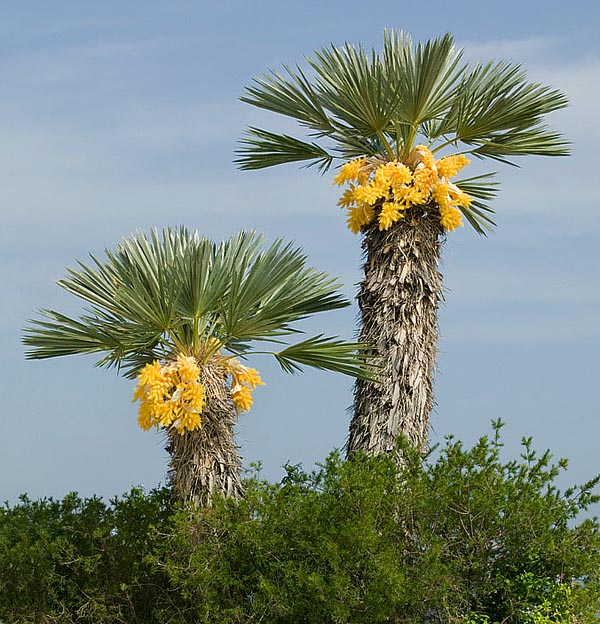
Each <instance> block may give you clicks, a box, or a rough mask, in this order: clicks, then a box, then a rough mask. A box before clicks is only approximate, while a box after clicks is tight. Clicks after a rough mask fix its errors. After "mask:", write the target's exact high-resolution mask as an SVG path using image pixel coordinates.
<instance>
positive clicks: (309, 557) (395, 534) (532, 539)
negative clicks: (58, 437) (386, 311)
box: [0, 423, 600, 624]
mask: <svg viewBox="0 0 600 624" xmlns="http://www.w3.org/2000/svg"><path fill="white" fill-rule="evenodd" d="M500 449H501V441H500V424H499V423H497V424H496V426H495V434H494V436H492V438H487V437H485V438H482V439H481V440H480V441H479V442H478V444H476V445H475V446H474V447H473V448H472V449H468V450H465V449H464V448H463V446H462V445H461V443H460V442H457V441H455V440H453V439H449V440H448V441H447V443H446V445H445V446H444V448H443V449H441V451H440V452H439V453H438V454H437V457H436V458H435V459H434V458H433V456H430V457H429V458H428V459H427V460H426V461H425V462H422V461H421V459H420V458H419V457H417V456H416V455H415V454H414V453H411V452H410V451H409V450H408V449H406V451H405V455H406V457H407V463H406V466H405V467H404V468H403V470H402V471H400V474H398V471H397V469H396V467H395V466H394V464H393V463H392V462H391V461H390V460H389V459H388V458H387V457H378V458H367V457H365V456H363V455H356V456H355V457H354V458H353V459H352V460H351V461H342V460H341V458H340V457H339V455H338V454H337V453H333V454H331V455H330V456H329V457H328V458H327V459H326V461H325V463H324V464H323V465H322V466H321V467H319V468H318V469H317V470H315V471H312V472H306V471H304V470H302V469H301V468H300V467H297V466H288V467H287V474H286V476H285V477H284V478H283V479H282V481H281V482H280V483H276V484H271V483H268V482H266V481H263V480H261V479H260V478H258V476H257V475H255V476H254V477H252V478H250V479H248V480H247V483H246V486H247V495H246V497H245V499H244V500H242V501H240V502H237V503H236V502H234V501H232V500H216V501H215V504H214V505H213V507H211V508H207V509H202V510H195V511H194V510H191V509H181V508H172V507H171V505H170V502H169V492H168V490H166V489H159V490H154V491H152V492H149V493H147V494H144V493H143V492H141V491H140V490H133V491H132V492H131V493H130V494H128V495H126V496H124V497H123V498H121V499H115V500H114V501H112V502H111V504H110V505H106V504H104V503H103V502H102V501H100V500H99V499H96V498H92V499H87V500H81V499H79V498H78V497H77V496H75V495H69V496H68V497H66V498H65V499H64V500H63V501H61V502H56V501H52V500H45V501H39V502H32V501H29V500H28V499H26V498H23V499H22V501H21V503H20V504H19V505H16V506H14V507H12V508H11V507H8V506H5V508H4V509H3V510H2V511H1V513H0V557H1V560H2V570H1V572H0V575H1V576H0V579H1V583H0V620H4V621H5V622H7V623H11V624H12V623H16V622H23V623H25V622H32V623H33V622H36V623H37V622H60V623H63V622H65V623H66V622H90V623H91V622H94V623H95V624H96V623H103V622H107V623H108V622H143V623H144V624H153V623H155V622H156V623H158V622H161V623H162V622H169V623H172V624H188V623H192V622H194V623H196V622H203V623H214V624H228V623H231V624H234V623H240V624H241V623H253V622H268V623H276V624H288V623H289V624H292V623H293V624H297V623H300V622H306V623H314V624H327V623H361V624H363V623H368V624H371V623H378V622H381V623H383V622H397V623H400V622H406V623H408V622H411V623H418V622H423V623H426V622H427V623H442V622H448V623H452V622H457V623H458V622H462V623H465V624H467V623H470V624H494V623H500V622H503V623H522V624H545V623H546V624H549V623H551V622H555V623H559V624H563V623H566V622H570V623H571V622H575V621H577V622H579V623H581V622H596V621H597V620H596V616H595V613H596V612H598V610H599V606H600V605H599V597H600V565H599V564H600V532H599V524H598V521H597V520H596V519H595V518H590V517H587V518H583V519H582V518H581V517H580V516H582V512H585V511H586V510H589V508H590V506H591V505H592V504H593V503H595V502H597V500H598V499H597V497H596V496H595V495H594V494H593V492H592V490H593V488H594V487H595V486H596V485H597V483H598V479H597V478H596V479H593V480H592V481H590V482H588V483H586V484H584V485H583V486H581V487H576V488H573V489H571V490H568V491H566V492H560V491H559V490H558V489H557V488H556V486H555V481H556V478H557V476H558V474H559V472H560V471H561V470H562V469H564V468H565V467H566V463H565V462H564V461H559V462H558V463H557V464H553V463H552V462H551V457H550V454H549V453H544V454H542V455H538V454H536V453H535V452H534V451H533V449H532V445H531V441H530V440H525V441H524V446H523V453H522V456H521V457H520V458H519V459H518V460H512V461H508V462H503V461H501V458H500Z"/></svg>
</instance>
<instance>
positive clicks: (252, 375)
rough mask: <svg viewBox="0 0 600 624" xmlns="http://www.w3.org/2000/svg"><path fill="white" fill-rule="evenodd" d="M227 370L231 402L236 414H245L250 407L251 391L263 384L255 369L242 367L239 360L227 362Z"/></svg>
mask: <svg viewBox="0 0 600 624" xmlns="http://www.w3.org/2000/svg"><path fill="white" fill-rule="evenodd" d="M227 370H228V372H229V374H230V375H231V379H232V382H231V400H232V401H233V404H234V405H235V408H236V409H237V411H238V412H247V411H248V410H249V409H250V408H251V407H252V390H254V389H255V388H256V386H264V385H265V384H264V382H263V380H262V379H261V378H260V374H259V373H258V371H257V370H256V369H254V368H250V367H248V366H244V365H243V364H242V363H241V362H240V361H239V360H236V359H231V360H229V361H228V363H227Z"/></svg>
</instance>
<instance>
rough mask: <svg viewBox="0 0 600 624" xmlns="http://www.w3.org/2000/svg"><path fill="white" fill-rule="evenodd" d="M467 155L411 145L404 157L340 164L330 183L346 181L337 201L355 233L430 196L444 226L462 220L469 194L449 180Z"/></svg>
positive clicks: (386, 223) (382, 224)
mask: <svg viewBox="0 0 600 624" xmlns="http://www.w3.org/2000/svg"><path fill="white" fill-rule="evenodd" d="M468 164H469V159H468V158H467V157H466V156H464V155H463V154H455V155H453V156H446V157H444V158H440V159H439V160H435V159H434V157H433V154H432V153H431V152H430V151H429V149H427V147H425V146H424V145H417V146H416V147H415V148H414V149H413V150H412V152H411V153H410V156H409V157H408V158H407V160H406V162H400V161H399V160H393V161H384V160H382V159H379V158H366V157H362V158H356V159H355V160H351V161H350V162H347V163H346V164H345V165H343V166H342V167H341V169H340V171H339V173H338V174H337V175H336V176H335V178H334V184H337V185H338V186H341V185H343V184H349V186H348V188H347V189H346V190H345V191H344V194H343V195H342V197H341V198H340V200H339V202H338V205H339V206H341V207H343V208H347V209H348V220H347V222H348V227H349V228H350V229H351V230H352V232H354V233H355V234H357V233H358V232H360V230H361V229H362V228H363V227H364V226H367V225H370V224H371V223H373V222H374V221H377V222H378V224H379V229H380V230H387V229H389V228H390V227H391V226H392V225H393V224H394V223H396V222H397V221H399V220H400V219H402V218H403V217H404V212H405V210H406V209H407V208H410V207H411V206H418V205H422V204H427V203H429V202H432V201H433V202H435V204H437V206H438V208H439V211H440V223H441V224H442V227H443V228H444V230H446V231H447V232H449V231H452V230H455V229H456V228H457V227H459V226H462V225H463V223H462V214H461V211H460V210H459V209H458V207H459V206H461V207H464V208H468V207H469V205H470V203H471V201H472V200H471V197H470V196H469V195H467V194H466V193H464V192H463V191H461V190H460V189H459V188H458V187H457V186H456V184H453V183H452V182H450V178H452V177H454V176H455V175H456V174H457V173H458V172H459V171H460V170H461V169H462V168H463V167H465V166H466V165H468Z"/></svg>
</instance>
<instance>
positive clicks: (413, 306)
mask: <svg viewBox="0 0 600 624" xmlns="http://www.w3.org/2000/svg"><path fill="white" fill-rule="evenodd" d="M442 237H443V229H442V227H441V225H440V217H439V211H438V209H437V207H436V206H435V205H432V206H415V207H412V208H410V209H408V210H407V211H406V212H405V216H404V218H403V219H401V220H400V221H398V222H397V223H395V224H394V225H393V226H392V227H391V228H390V229H389V230H384V231H379V229H378V226H377V225H376V224H375V225H372V226H370V228H369V229H368V230H367V231H366V232H365V236H364V240H363V250H364V252H365V265H364V279H363V281H362V283H361V285H360V292H359V297H358V301H359V307H360V313H361V320H362V329H361V333H360V341H361V342H364V343H367V344H369V345H371V346H372V347H374V351H375V356H376V360H375V361H376V362H377V363H378V364H379V365H380V366H381V373H380V374H381V382H380V383H377V384H376V383H373V382H370V381H364V380H358V381H357V383H356V386H355V391H354V414H353V417H352V421H351V424H350V434H349V438H348V443H347V452H348V455H350V454H351V453H352V452H353V451H356V450H363V451H365V452H366V453H367V454H369V455H378V454H381V453H393V454H395V456H396V457H397V459H398V461H400V460H401V458H400V456H399V455H398V454H397V448H398V447H397V438H398V434H399V433H402V434H404V436H405V437H406V438H407V439H408V441H409V442H410V443H411V444H412V445H413V446H414V447H416V448H417V449H419V450H420V451H425V450H426V449H427V437H428V428H429V415H430V412H431V410H432V407H433V388H432V386H433V375H434V372H435V362H436V355H437V338H438V328H437V310H438V306H439V303H440V301H441V300H442V298H443V291H442V276H441V274H440V273H439V272H438V269H437V267H438V262H439V258H440V244H441V239H442Z"/></svg>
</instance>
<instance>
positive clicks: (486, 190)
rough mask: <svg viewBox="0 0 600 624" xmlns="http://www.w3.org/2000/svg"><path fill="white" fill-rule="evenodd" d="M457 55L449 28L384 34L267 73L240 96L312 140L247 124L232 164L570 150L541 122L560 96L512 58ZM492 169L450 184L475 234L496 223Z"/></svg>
mask: <svg viewBox="0 0 600 624" xmlns="http://www.w3.org/2000/svg"><path fill="white" fill-rule="evenodd" d="M461 57H462V51H461V50H457V49H456V48H455V46H454V42H453V38H452V36H451V35H448V34H447V35H445V36H443V37H440V38H438V39H434V40H430V41H428V42H427V43H425V44H424V45H423V44H419V45H417V46H416V47H415V46H413V44H412V41H411V39H410V37H409V36H408V35H406V34H405V33H402V32H397V31H386V32H385V33H384V42H383V50H382V52H381V53H380V54H378V53H376V52H375V51H374V50H373V51H371V52H370V53H368V52H367V51H366V50H365V49H364V48H362V47H359V48H355V47H353V46H351V45H349V44H346V45H344V46H343V47H341V48H338V47H336V46H334V45H330V46H329V47H326V48H323V49H322V50H320V51H317V52H315V53H314V57H313V58H308V59H307V62H308V65H309V67H310V70H311V74H312V75H311V76H310V77H309V76H308V75H307V73H305V71H304V70H303V69H301V68H300V67H299V66H297V67H295V68H290V67H285V74H281V73H278V72H276V71H270V72H269V73H268V74H264V75H263V76H262V77H260V78H257V79H255V81H254V84H253V85H252V86H250V87H248V88H247V89H246V92H245V94H244V96H243V97H242V98H241V99H242V100H243V101H244V102H247V103H250V104H253V105H255V106H258V107H260V108H263V109H267V110H270V111H273V112H276V113H280V114H282V115H285V116H288V117H291V118H293V119H295V120H297V121H298V122H299V124H300V125H301V126H302V127H303V128H305V129H306V130H307V133H308V140H301V139H298V138H295V137H292V136H289V135H287V134H277V133H273V132H269V131H266V130H262V129H259V128H255V127H251V128H249V129H248V131H247V133H246V135H245V137H244V138H243V139H242V141H241V146H240V148H239V150H238V155H239V156H238V159H237V163H238V164H239V166H240V167H241V168H242V169H259V168H263V167H269V166H272V165H278V164H282V163H288V162H297V161H301V162H305V163H306V166H312V165H315V166H317V167H318V169H319V170H320V171H322V172H324V171H326V170H327V169H328V168H329V167H330V166H331V165H332V164H333V162H334V161H335V159H342V160H346V161H348V160H352V159H366V163H365V164H367V165H369V164H370V167H371V169H372V168H373V167H375V166H377V165H378V164H380V163H381V162H397V163H406V164H410V165H411V166H412V168H413V169H414V165H415V151H414V150H415V148H417V147H420V148H425V149H426V150H430V151H431V153H432V154H436V153H439V152H442V154H443V153H444V152H443V151H444V150H448V149H452V150H453V151H454V152H456V151H458V152H459V153H460V154H472V155H473V156H475V157H480V158H491V159H494V160H498V161H501V162H507V163H512V164H514V163H513V158H514V157H516V156H521V155H527V154H539V155H552V156H558V155H566V154H567V153H568V144H567V142H566V141H564V139H563V138H562V137H561V135H560V134H558V133H556V132H553V131H551V130H550V129H549V128H548V127H547V126H546V125H545V124H544V123H543V116H544V115H545V114H546V113H549V112H552V111H555V110H557V109H560V108H563V107H565V106H566V105H567V99H566V97H565V96H564V95H563V94H562V93H560V92H559V91H557V90H555V89H552V88H550V87H547V86H544V85H540V84H535V83H531V82H528V81H527V80H526V77H525V73H524V71H523V70H522V69H521V67H520V66H519V65H517V64H513V63H509V62H504V61H499V62H489V63H485V64H475V65H469V64H466V63H463V62H461ZM420 144H422V145H420ZM369 161H370V162H369ZM411 161H412V162H411ZM365 171H366V173H367V174H368V173H369V169H368V168H367V169H366V170H365ZM493 176H494V174H493V173H489V174H485V175H480V176H476V177H472V178H468V179H464V180H459V181H456V182H455V183H454V184H455V186H456V189H457V193H458V192H459V191H460V192H462V193H464V194H465V197H466V195H468V201H462V203H460V202H458V201H457V202H455V205H457V206H458V208H460V211H461V212H462V214H463V215H464V216H465V218H466V219H467V220H468V221H469V223H470V224H471V225H472V226H473V227H474V228H475V230H476V231H477V232H479V233H481V234H483V233H485V230H486V229H489V227H490V226H491V225H493V224H494V223H493V221H492V220H491V218H490V216H489V214H490V213H491V212H492V209H491V208H490V206H489V205H488V204H487V201H488V200H490V199H492V198H493V197H494V195H495V193H496V192H497V184H496V183H495V182H494V180H493ZM355 179H356V180H358V181H359V182H360V178H359V177H358V176H357V177H356V178H355ZM396 199H398V198H397V197H396ZM421 199H423V197H422V196H421ZM463 199H464V198H463ZM415 203H416V202H415ZM439 203H440V202H439V201H438V204H439ZM342 205H344V204H343V202H342Z"/></svg>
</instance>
